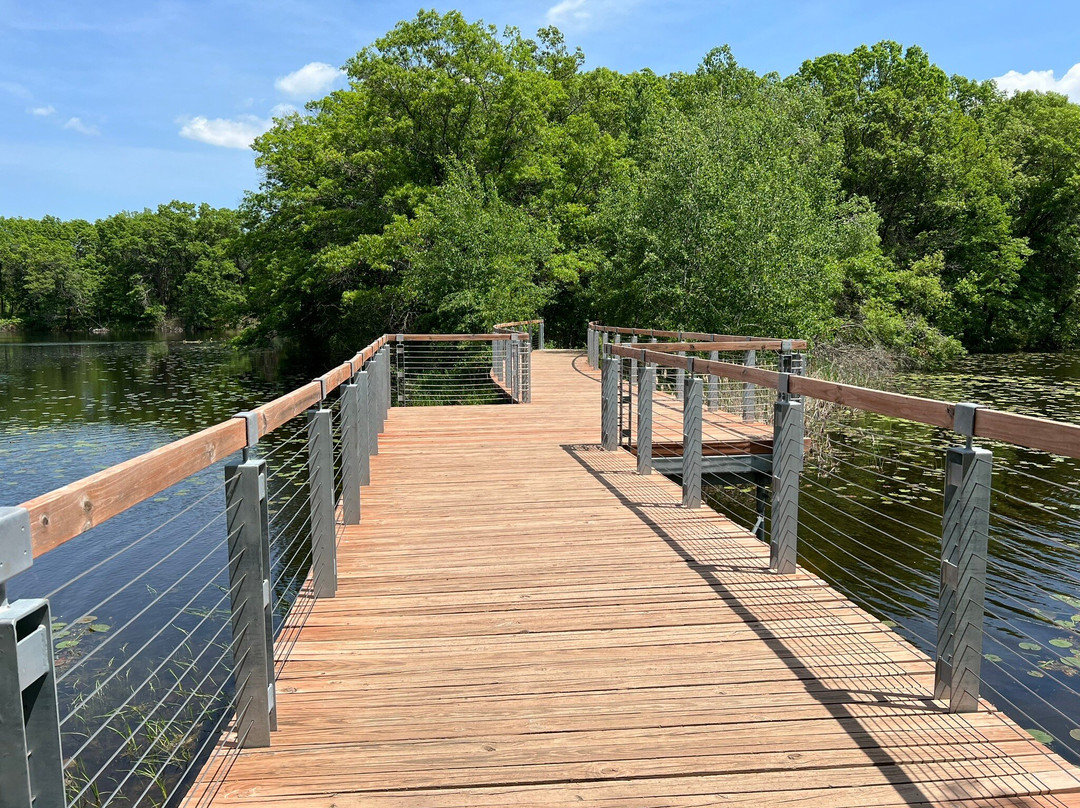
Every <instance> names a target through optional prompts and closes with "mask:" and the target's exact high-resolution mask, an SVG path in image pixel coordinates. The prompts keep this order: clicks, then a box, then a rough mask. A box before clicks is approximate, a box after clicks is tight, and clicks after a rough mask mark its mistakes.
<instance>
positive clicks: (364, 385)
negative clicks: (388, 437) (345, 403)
mask: <svg viewBox="0 0 1080 808" xmlns="http://www.w3.org/2000/svg"><path fill="white" fill-rule="evenodd" d="M356 417H357V425H358V426H359V428H360V431H359V433H358V435H359V440H358V445H357V448H358V450H359V454H360V458H359V459H360V485H370V484H371V441H372V439H373V438H374V439H375V440H377V439H378V438H377V436H375V435H374V434H373V433H374V430H373V429H372V424H374V422H375V418H374V415H373V414H372V406H371V376H370V375H369V374H368V372H367V371H366V370H361V371H360V372H359V373H357V374H356Z"/></svg>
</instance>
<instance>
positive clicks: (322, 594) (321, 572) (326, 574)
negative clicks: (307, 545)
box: [307, 409, 337, 598]
mask: <svg viewBox="0 0 1080 808" xmlns="http://www.w3.org/2000/svg"><path fill="white" fill-rule="evenodd" d="M332 434H333V429H332V425H331V421H330V410H321V409H320V410H308V461H307V465H308V504H309V507H310V509H311V577H312V579H313V581H314V593H315V597H317V598H332V597H334V595H335V594H336V593H337V537H336V536H335V535H334V532H335V531H334V445H333V442H332V441H333V438H332V437H331V436H332Z"/></svg>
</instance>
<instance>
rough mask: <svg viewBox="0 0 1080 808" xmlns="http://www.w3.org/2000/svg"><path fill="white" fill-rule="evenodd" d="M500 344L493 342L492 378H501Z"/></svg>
mask: <svg viewBox="0 0 1080 808" xmlns="http://www.w3.org/2000/svg"><path fill="white" fill-rule="evenodd" d="M498 345H499V343H498V342H496V341H495V340H492V341H491V376H492V378H495V379H498V378H499V348H498Z"/></svg>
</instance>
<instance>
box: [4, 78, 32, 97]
mask: <svg viewBox="0 0 1080 808" xmlns="http://www.w3.org/2000/svg"><path fill="white" fill-rule="evenodd" d="M0 91H3V92H5V93H7V94H8V95H13V96H15V97H16V98H29V97H30V91H29V90H28V89H26V88H25V87H23V86H22V85H21V84H16V83H15V82H13V81H0Z"/></svg>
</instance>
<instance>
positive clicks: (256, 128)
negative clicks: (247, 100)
mask: <svg viewBox="0 0 1080 808" xmlns="http://www.w3.org/2000/svg"><path fill="white" fill-rule="evenodd" d="M179 123H181V124H183V125H182V126H181V128H180V137H186V138H188V139H189V140H198V141H199V142H201V143H209V144H210V145H211V146H223V147H224V148H226V149H246V148H248V147H249V146H251V142H252V141H253V140H255V138H257V137H258V136H259V135H261V134H262V133H263V132H265V131H266V130H267V129H269V128H270V127H271V126H272V125H273V121H270V120H265V119H263V118H258V117H256V116H254V115H241V116H240V117H239V118H235V119H231V120H230V119H229V118H213V119H210V118H206V117H204V116H202V115H196V116H195V117H194V118H181V119H180V121H179Z"/></svg>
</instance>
